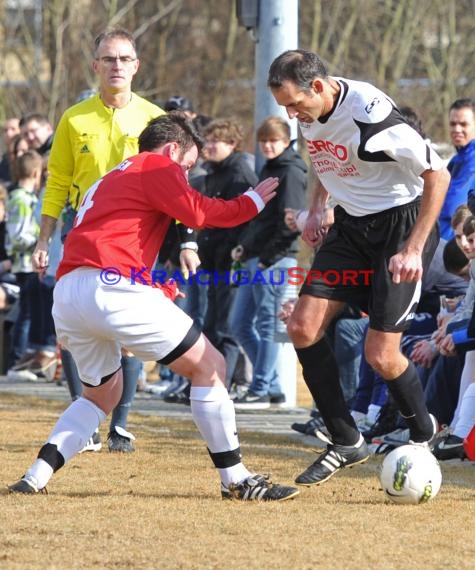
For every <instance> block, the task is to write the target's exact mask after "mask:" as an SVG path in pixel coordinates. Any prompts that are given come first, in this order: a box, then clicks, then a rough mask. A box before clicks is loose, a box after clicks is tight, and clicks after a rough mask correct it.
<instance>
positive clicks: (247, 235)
mask: <svg viewBox="0 0 475 570" xmlns="http://www.w3.org/2000/svg"><path fill="white" fill-rule="evenodd" d="M269 176H273V177H277V178H279V181H280V182H279V186H278V187H277V196H276V197H275V198H273V199H272V200H271V201H270V202H269V203H268V204H267V206H266V207H265V208H264V210H262V212H261V213H260V214H259V215H258V216H257V218H255V219H254V220H252V221H251V222H250V223H249V224H248V225H247V227H246V229H245V230H244V232H243V233H242V235H241V237H240V240H239V242H240V244H241V245H242V246H243V248H244V255H245V257H246V258H250V257H259V262H260V263H261V264H262V265H264V266H265V267H269V266H271V265H274V263H276V262H277V261H279V260H280V259H282V258H283V257H289V256H295V255H296V254H297V251H298V240H297V237H298V233H297V232H292V231H290V230H289V228H288V227H287V226H286V225H285V223H284V216H285V208H293V209H295V210H304V209H305V207H306V197H305V193H306V189H307V166H306V164H305V162H304V161H303V160H302V158H301V156H300V155H299V154H298V153H297V152H296V151H295V150H294V149H293V148H292V147H290V146H289V147H288V148H287V149H286V150H284V152H283V153H282V154H280V155H279V156H277V157H276V158H273V159H271V160H268V161H267V162H266V163H265V165H264V167H263V169H262V171H261V174H260V176H259V179H260V180H264V178H268V177H269Z"/></svg>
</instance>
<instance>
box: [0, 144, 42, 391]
mask: <svg viewBox="0 0 475 570" xmlns="http://www.w3.org/2000/svg"><path fill="white" fill-rule="evenodd" d="M17 165H18V176H19V178H18V186H17V188H16V189H14V190H13V191H12V192H11V193H10V198H9V200H8V207H7V243H8V246H7V250H8V253H9V255H11V256H12V260H13V261H12V264H13V265H12V272H13V273H14V274H15V276H16V283H17V285H18V286H19V287H20V298H19V312H18V315H17V318H16V320H15V323H14V325H13V330H12V343H11V353H10V359H9V370H8V373H7V377H8V378H9V379H11V380H14V379H16V377H15V372H16V369H17V368H18V367H20V368H21V367H22V366H23V364H24V361H26V360H30V359H31V356H32V355H31V354H25V350H26V346H27V341H28V333H29V327H30V318H31V305H32V287H33V285H32V284H33V282H34V281H35V279H36V275H35V273H34V271H33V265H32V254H33V250H34V248H35V245H36V240H37V239H38V234H39V227H38V222H37V221H36V218H35V215H34V211H35V206H36V203H37V201H38V195H37V194H38V192H39V189H40V186H41V177H42V172H43V160H42V158H41V156H40V155H39V154H38V153H37V152H36V151H34V150H28V151H26V152H25V153H24V154H23V155H22V156H20V158H19V159H18V164H17Z"/></svg>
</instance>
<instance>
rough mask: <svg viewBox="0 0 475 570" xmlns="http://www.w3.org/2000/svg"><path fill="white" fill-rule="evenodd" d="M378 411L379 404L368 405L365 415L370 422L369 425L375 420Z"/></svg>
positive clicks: (379, 409) (379, 408)
mask: <svg viewBox="0 0 475 570" xmlns="http://www.w3.org/2000/svg"><path fill="white" fill-rule="evenodd" d="M380 411H381V406H378V405H377V404H370V405H369V406H368V413H367V414H366V417H367V419H368V422H369V423H371V425H373V424H374V423H375V422H376V419H377V417H378V414H379V412H380Z"/></svg>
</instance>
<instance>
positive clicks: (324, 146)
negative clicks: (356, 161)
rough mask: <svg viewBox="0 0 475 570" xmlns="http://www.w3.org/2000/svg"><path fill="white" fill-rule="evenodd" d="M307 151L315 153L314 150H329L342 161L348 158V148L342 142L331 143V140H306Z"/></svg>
mask: <svg viewBox="0 0 475 570" xmlns="http://www.w3.org/2000/svg"><path fill="white" fill-rule="evenodd" d="M307 145H308V152H309V153H310V154H316V152H329V153H330V154H331V155H332V156H334V157H335V158H337V159H338V160H341V161H342V162H343V161H345V160H347V159H348V149H347V148H346V147H344V146H343V145H342V144H333V143H332V142H331V141H325V140H316V141H307Z"/></svg>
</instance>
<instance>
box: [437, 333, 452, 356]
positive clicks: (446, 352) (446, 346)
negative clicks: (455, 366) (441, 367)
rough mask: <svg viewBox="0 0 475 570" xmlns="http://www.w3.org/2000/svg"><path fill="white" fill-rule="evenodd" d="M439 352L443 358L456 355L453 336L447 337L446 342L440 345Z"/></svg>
mask: <svg viewBox="0 0 475 570" xmlns="http://www.w3.org/2000/svg"><path fill="white" fill-rule="evenodd" d="M439 351H440V354H442V355H443V356H455V355H456V351H455V344H454V341H453V339H452V335H451V334H448V335H446V337H445V338H444V340H443V341H442V342H441V343H440V344H439Z"/></svg>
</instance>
